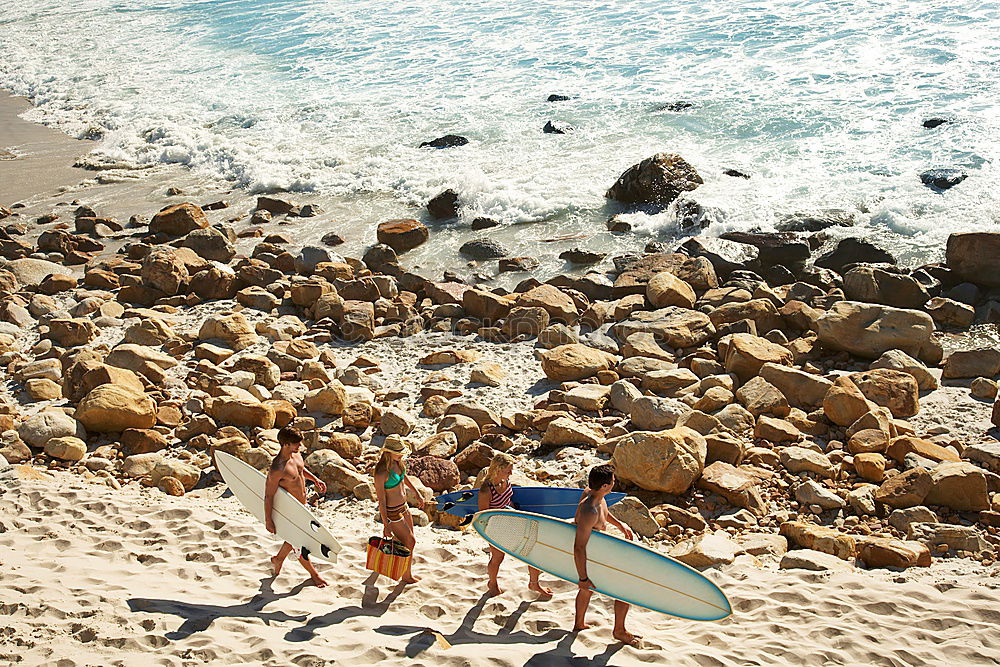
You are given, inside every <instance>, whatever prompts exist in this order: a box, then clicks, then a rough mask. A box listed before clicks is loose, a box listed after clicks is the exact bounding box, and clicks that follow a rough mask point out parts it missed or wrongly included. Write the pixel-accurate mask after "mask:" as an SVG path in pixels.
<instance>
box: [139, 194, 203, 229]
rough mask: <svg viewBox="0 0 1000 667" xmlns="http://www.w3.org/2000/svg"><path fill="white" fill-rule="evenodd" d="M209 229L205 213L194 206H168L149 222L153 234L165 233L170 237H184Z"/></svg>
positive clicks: (184, 204) (185, 204)
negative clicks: (197, 230)
mask: <svg viewBox="0 0 1000 667" xmlns="http://www.w3.org/2000/svg"><path fill="white" fill-rule="evenodd" d="M206 227H208V218H207V217H205V213H204V212H203V211H202V210H201V208H199V207H198V206H195V205H194V204H190V203H187V202H185V203H183V204H177V205H175V206H167V207H166V208H164V209H163V210H161V211H160V212H159V213H157V214H156V215H154V216H153V217H152V219H151V220H150V221H149V232H150V233H151V234H158V233H163V234H166V235H168V236H184V235H185V234H187V233H189V232H193V231H194V230H196V229H205V228H206Z"/></svg>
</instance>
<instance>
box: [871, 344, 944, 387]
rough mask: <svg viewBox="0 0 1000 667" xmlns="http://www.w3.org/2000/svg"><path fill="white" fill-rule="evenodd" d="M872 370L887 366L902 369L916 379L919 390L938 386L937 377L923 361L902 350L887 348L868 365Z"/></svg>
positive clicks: (892, 368)
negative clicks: (887, 349)
mask: <svg viewBox="0 0 1000 667" xmlns="http://www.w3.org/2000/svg"><path fill="white" fill-rule="evenodd" d="M869 368H871V369H872V370H874V369H876V368H888V369H890V370H895V371H903V372H904V373H909V374H910V375H912V376H913V379H914V380H916V381H917V387H918V388H919V389H920V391H931V390H933V389H937V388H938V381H937V378H935V377H934V375H933V374H931V372H930V371H929V370H928V369H927V366H925V365H924V364H923V362H921V361H919V360H917V359H914V358H913V357H911V356H910V355H908V354H906V353H905V352H903V351H902V350H889V351H887V352H885V353H884V354H883V355H882V356H881V357H879V358H878V359H876V360H875V361H873V362H872V363H871V365H870V366H869Z"/></svg>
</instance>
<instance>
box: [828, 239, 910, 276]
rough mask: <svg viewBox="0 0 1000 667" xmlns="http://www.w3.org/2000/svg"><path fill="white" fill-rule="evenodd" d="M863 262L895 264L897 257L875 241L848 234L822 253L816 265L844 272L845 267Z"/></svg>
mask: <svg viewBox="0 0 1000 667" xmlns="http://www.w3.org/2000/svg"><path fill="white" fill-rule="evenodd" d="M862 262H863V263H869V264H880V263H886V264H895V263H896V258H895V257H893V256H892V255H891V254H890V253H889V252H887V251H885V250H883V249H882V248H879V247H878V246H876V245H874V244H873V243H870V242H868V241H865V240H863V239H858V238H854V237H853V236H848V237H847V238H845V239H842V240H841V241H840V242H839V243H837V247H836V248H834V249H833V250H831V251H830V252H827V253H825V254H823V255H821V256H820V257H819V258H818V259H817V260H816V266H820V267H823V268H826V269H832V270H834V271H836V272H837V273H844V267H846V266H849V265H851V264H858V263H862Z"/></svg>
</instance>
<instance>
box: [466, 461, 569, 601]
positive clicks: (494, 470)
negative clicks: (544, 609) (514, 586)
mask: <svg viewBox="0 0 1000 667" xmlns="http://www.w3.org/2000/svg"><path fill="white" fill-rule="evenodd" d="M512 472H514V457H513V456H511V455H510V454H505V453H503V452H498V453H497V454H495V455H494V456H493V459H492V460H491V461H490V465H489V468H487V469H486V478H485V480H484V481H483V485H482V486H481V487H480V488H479V511H480V512H482V511H483V510H499V509H505V508H508V507H512V505H511V501H512V500H513V498H514V487H512V486H511V485H510V475H511V473H512ZM503 557H504V552H502V551H500V550H499V549H497V548H496V547H494V546H492V545H490V562H489V564H487V566H486V572H487V573H488V574H489V577H490V582H489V586H488V587H487V591H488V592H489V594H490V595H500V594H501V593H503V591H502V590H500V584H499V583H497V576H498V575H499V574H500V563H502V562H503ZM539 574H541V571H540V570H539V569H537V568H534V567H531V566H530V565H529V566H528V590H530V591H534V592H535V593H538V597H539V599H544V600H548V599H549V598H551V597H552V591H551V590H550V589H548V588H545V587H543V586H542V585H541V584H540V583H538V575H539Z"/></svg>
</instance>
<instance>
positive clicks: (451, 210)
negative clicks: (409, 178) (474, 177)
mask: <svg viewBox="0 0 1000 667" xmlns="http://www.w3.org/2000/svg"><path fill="white" fill-rule="evenodd" d="M427 212H428V213H430V214H431V215H432V216H434V217H435V218H454V217H455V216H457V215H458V193H457V192H455V191H454V190H452V189H450V188H449V189H448V190H445V191H444V192H442V193H441V194H439V195H437V196H436V197H434V198H433V199H431V200H430V201H429V202H427Z"/></svg>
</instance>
